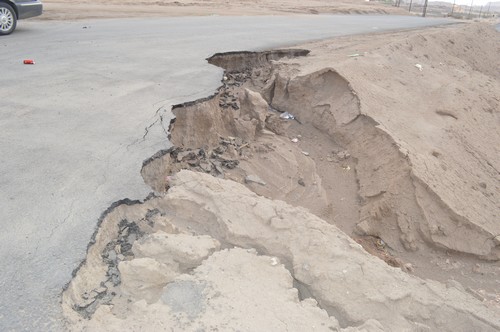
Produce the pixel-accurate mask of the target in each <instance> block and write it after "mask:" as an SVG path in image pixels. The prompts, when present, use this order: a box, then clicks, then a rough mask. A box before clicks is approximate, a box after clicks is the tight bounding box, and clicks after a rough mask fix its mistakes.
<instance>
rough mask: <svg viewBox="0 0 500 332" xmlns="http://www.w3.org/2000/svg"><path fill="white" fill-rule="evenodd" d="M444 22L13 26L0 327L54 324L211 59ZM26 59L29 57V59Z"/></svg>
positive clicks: (204, 78)
mask: <svg viewBox="0 0 500 332" xmlns="http://www.w3.org/2000/svg"><path fill="white" fill-rule="evenodd" d="M447 22H449V21H447V20H444V19H421V18H416V17H406V16H405V17H398V16H390V17H388V16H316V15H315V16H294V17H273V16H266V17H215V16H213V17H189V18H164V19H137V20H134V19H128V20H125V19H120V20H101V21H81V22H38V21H32V22H30V21H29V20H28V21H21V22H20V23H19V26H18V30H17V31H16V32H15V33H14V34H12V35H10V36H7V37H1V38H0V228H1V232H0V330H1V331H10V330H15V331H18V330H26V331H57V330H61V329H62V319H61V312H60V305H59V296H60V292H61V289H62V287H63V286H64V285H65V284H66V283H67V282H68V281H69V280H70V278H71V272H72V271H73V269H74V268H75V267H76V266H77V265H78V264H79V263H80V261H81V260H82V259H83V258H84V256H85V251H86V247H87V243H88V241H89V239H90V236H91V234H92V233H93V231H94V228H95V226H96V222H97V220H98V218H99V216H100V214H101V213H102V211H104V210H105V209H106V208H107V207H108V206H109V205H110V204H111V203H113V202H115V201H117V200H120V199H123V198H131V199H141V198H144V197H145V196H146V195H147V194H148V193H149V191H150V190H149V188H148V187H147V186H146V185H145V184H144V183H143V181H142V178H141V176H140V174H139V171H140V167H141V163H142V161H143V160H144V159H146V158H148V157H149V156H151V155H152V154H154V153H155V152H156V151H157V150H159V149H162V148H166V147H168V146H169V142H168V141H167V137H166V134H165V131H164V130H165V129H166V128H163V127H162V126H161V122H160V121H157V120H158V117H159V115H162V116H165V117H166V118H170V116H171V115H170V106H171V105H173V104H176V103H180V102H184V101H188V100H194V99H197V98H199V97H203V96H206V95H209V94H211V93H212V92H213V91H214V90H215V89H216V87H217V86H218V84H219V82H220V78H221V73H222V71H221V70H220V69H219V68H215V67H213V66H210V65H208V64H207V63H206V62H205V60H204V59H205V58H206V57H208V56H210V55H211V54H213V53H215V52H222V51H234V50H258V49H265V48H273V47H279V46H286V45H292V44H296V43H300V42H305V41H308V40H313V39H323V38H327V37H333V36H338V35H345V34H355V33H365V32H373V31H382V30H388V29H399V28H414V27H422V26H427V25H435V24H442V23H447ZM27 58H31V59H34V60H35V61H36V64H35V65H23V64H22V60H23V59H27ZM158 110H159V111H158ZM157 111H158V112H157ZM164 123H166V124H167V125H168V120H167V121H166V122H164ZM152 124H153V125H152ZM150 125H152V127H151V128H150V129H149V131H148V134H147V135H146V136H145V133H146V131H145V128H146V127H148V126H150Z"/></svg>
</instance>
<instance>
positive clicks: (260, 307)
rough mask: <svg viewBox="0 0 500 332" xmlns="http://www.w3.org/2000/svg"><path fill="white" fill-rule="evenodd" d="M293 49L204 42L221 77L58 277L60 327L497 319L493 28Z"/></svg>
mask: <svg viewBox="0 0 500 332" xmlns="http://www.w3.org/2000/svg"><path fill="white" fill-rule="evenodd" d="M472 35H474V36H478V35H480V36H483V37H484V38H485V39H481V38H476V39H477V40H476V39H471V36H472ZM387 38H390V39H391V40H393V42H391V43H387V42H386V40H387ZM486 40H487V41H488V42H489V43H490V45H489V46H485V45H487V43H486ZM359 45H366V46H364V47H365V48H364V49H360V48H359ZM449 45H452V46H451V47H449ZM309 46H310V49H311V50H312V52H311V53H310V55H308V56H305V55H306V54H307V52H302V51H299V52H298V51H297V50H291V51H290V52H289V53H287V52H286V51H277V53H275V54H273V53H272V52H265V53H262V54H258V53H247V52H232V53H227V54H217V55H216V56H214V57H213V58H211V60H210V61H212V62H213V63H217V64H218V65H219V66H221V67H222V68H224V69H225V73H224V77H223V79H222V85H221V87H220V88H219V89H218V91H217V92H216V93H215V94H214V95H213V96H210V97H208V98H205V99H202V100H198V101H195V102H188V103H185V104H182V105H177V106H175V107H174V109H173V112H174V114H175V115H176V119H175V120H174V121H173V122H172V124H171V127H170V134H171V140H172V143H173V144H174V147H173V148H171V149H169V150H166V151H160V152H159V153H157V154H156V155H154V156H153V157H151V158H150V159H148V160H146V161H145V162H144V164H143V168H142V171H141V174H142V176H143V178H144V180H145V182H146V183H148V184H149V185H150V186H151V187H152V188H153V189H154V190H155V195H153V196H151V197H149V198H148V200H146V201H145V202H143V203H139V202H129V204H125V205H118V206H115V207H113V208H112V209H111V210H110V211H109V213H108V214H107V215H106V217H105V218H104V220H103V222H102V224H101V226H100V228H99V230H98V232H97V233H96V237H95V244H94V245H92V246H91V247H90V248H89V252H88V257H87V261H86V262H85V263H84V264H83V265H82V267H81V268H80V269H79V270H78V271H77V272H76V273H75V278H74V279H73V281H72V282H71V283H70V284H69V286H68V289H67V290H66V291H65V292H64V294H63V307H64V310H65V313H66V315H67V317H68V318H69V319H70V321H71V324H73V326H74V327H75V328H76V329H82V328H84V327H85V328H90V329H98V328H99V327H100V326H101V324H106V326H107V327H108V326H109V328H111V329H113V328H114V329H119V328H123V327H128V326H137V327H138V328H139V327H141V328H144V327H145V326H147V327H151V328H159V327H160V326H163V327H164V326H169V327H171V328H173V329H179V330H197V329H209V328H212V327H215V326H216V327H221V326H224V327H227V329H228V330H231V329H234V330H236V329H241V328H243V329H245V328H247V329H251V330H254V329H261V328H262V327H264V326H265V327H270V326H272V327H274V328H275V329H276V330H286V329H292V330H293V329H296V330H304V329H307V330H311V329H314V328H313V326H314V327H315V329H318V330H327V329H328V327H330V328H332V329H342V328H346V329H347V330H352V331H355V330H363V329H366V330H373V331H376V330H389V331H400V330H449V331H457V330H458V331H462V330H463V331H468V330H474V329H476V330H485V331H489V330H492V331H493V330H497V329H498V328H500V321H499V320H498V311H497V312H494V311H490V310H498V303H500V302H499V301H500V295H499V294H498V284H497V283H498V275H499V273H500V271H499V269H498V260H499V258H500V257H499V255H500V241H499V240H498V234H500V228H499V227H500V226H499V225H498V224H497V223H496V222H495V221H496V220H497V217H498V212H499V210H500V207H499V206H498V202H497V201H496V200H495V195H496V194H497V193H498V186H499V182H498V178H499V177H498V171H497V170H498V163H499V162H500V160H499V159H498V155H499V154H498V151H497V150H498V148H497V146H496V145H495V144H491V142H497V141H500V137H499V132H498V130H497V128H496V127H497V126H498V110H499V102H500V95H499V91H500V82H499V81H498V77H500V76H499V75H498V72H497V71H495V70H491V71H488V70H487V68H488V67H487V66H486V65H485V64H484V63H485V62H487V61H490V63H491V66H492V68H500V62H499V61H500V60H499V59H498V58H497V57H495V54H496V53H495V52H496V51H497V50H498V49H499V46H500V37H499V35H498V34H497V33H496V32H495V31H494V30H493V29H492V28H491V27H488V26H485V25H480V24H476V25H467V26H459V27H446V28H437V29H429V30H426V31H415V32H411V33H396V34H382V35H378V36H359V37H346V38H339V39H337V40H336V43H331V42H319V43H314V44H311V45H309ZM473 50H477V52H476V51H473ZM464 77H467V78H468V80H467V81H464V80H460V78H464ZM477 86H480V87H481V90H480V91H479V90H478V89H477ZM183 169H190V170H194V171H196V173H193V172H188V171H181V170H183ZM179 171H180V172H179ZM203 173H206V174H203ZM223 179H225V180H223ZM226 180H232V181H226ZM242 184H245V186H246V187H247V188H248V189H250V190H251V191H252V192H253V193H251V192H250V191H248V190H247V189H245V188H244V187H243V186H242ZM256 194H258V195H259V196H257V195H256ZM269 198H270V199H273V200H269ZM285 202H286V203H285ZM299 206H300V207H299ZM304 208H306V209H307V210H306V209H304ZM320 218H321V219H320ZM337 227H338V228H337ZM346 234H347V235H346ZM353 239H354V240H355V241H353ZM358 243H359V244H361V245H362V247H363V248H365V250H366V251H365V250H363V249H362V247H361V246H360V245H359V244H358ZM368 253H370V254H371V255H370V254H368ZM374 256H377V257H379V258H381V259H382V260H383V261H385V263H384V262H383V261H382V260H380V259H378V258H377V257H374ZM250 263H251V264H250ZM386 263H387V264H386ZM252 264H254V265H255V266H258V267H259V268H258V269H253V268H251V265H252ZM389 265H390V266H389ZM393 267H397V268H396V269H395V268H393ZM243 271H244V273H243ZM411 274H415V275H416V276H418V277H422V278H424V279H435V280H438V281H441V282H444V283H446V285H447V286H444V285H443V284H440V283H439V282H436V281H423V280H422V279H420V278H418V277H416V276H412V275H411ZM223 276H224V277H223ZM227 280H233V281H235V283H232V282H227ZM238 285H241V287H240V288H238ZM243 285H245V287H243ZM235 287H236V288H235ZM247 288H248V289H247ZM263 288H265V289H266V292H267V293H266V294H261V292H262V289H263ZM247 292H248V294H261V295H260V296H259V298H258V299H255V298H251V299H250V298H249V297H250V296H248V295H245V294H247ZM270 294H272V296H268V295H270ZM477 299H479V300H481V301H483V302H484V303H483V304H481V303H480V302H478V301H477ZM254 306H255V308H256V309H255V310H254V311H252V310H253V309H252V310H250V311H249V309H248V308H254ZM245 308H246V310H245ZM282 308H286V310H281V309H282ZM221 310H222V311H221ZM221 312H223V313H224V314H221ZM249 314H251V315H253V316H252V317H259V320H258V321H254V320H247V319H246V318H245V317H248V315H249ZM298 316H299V317H307V319H306V318H304V319H303V320H300V321H298V320H297V319H296V317H298ZM214 317H217V318H214ZM134 324H136V325H134ZM151 324H152V325H151ZM258 324H263V325H262V326H261V325H258Z"/></svg>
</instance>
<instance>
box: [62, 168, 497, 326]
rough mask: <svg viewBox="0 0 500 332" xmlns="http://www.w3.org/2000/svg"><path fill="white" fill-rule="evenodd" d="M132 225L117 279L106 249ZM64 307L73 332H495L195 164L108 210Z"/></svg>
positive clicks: (452, 295)
mask: <svg viewBox="0 0 500 332" xmlns="http://www.w3.org/2000/svg"><path fill="white" fill-rule="evenodd" d="M119 220H123V221H121V222H120V221H119ZM125 221H126V222H125ZM128 225H137V230H138V233H140V234H142V235H141V236H140V237H138V238H137V239H136V240H135V241H133V242H132V243H133V245H132V248H131V252H132V253H133V257H131V259H130V258H127V259H124V258H123V257H122V258H120V257H118V256H120V255H123V253H122V254H120V253H118V252H119V251H116V253H117V257H116V258H115V260H116V261H117V262H118V264H117V265H118V270H119V271H120V275H121V279H120V283H118V284H117V285H114V284H112V283H110V282H109V275H110V272H109V271H110V269H111V268H110V265H109V264H107V263H106V260H103V259H102V257H103V256H104V255H107V257H109V251H110V246H109V243H114V242H113V241H116V240H114V239H119V238H121V237H123V233H124V231H125V228H126V227H129V229H130V226H128ZM155 229H156V230H155ZM126 232H129V233H130V231H129V230H128V231H126ZM127 241H129V240H128V239H127ZM233 247H234V249H229V250H228V249H222V250H221V248H233ZM115 248H117V247H114V249H112V250H117V249H115ZM121 248H123V246H122V247H121ZM239 248H242V249H239ZM144 256H145V257H144ZM207 257H208V258H207ZM193 268H194V270H191V269H193ZM229 280H231V282H229ZM137 281H140V282H137ZM103 294H104V295H103ZM105 298H106V299H109V300H107V301H103V299H105ZM88 303H91V304H90V305H89V304H88ZM96 303H98V304H96ZM83 304H86V305H87V308H88V307H89V306H94V307H95V308H94V309H95V311H94V312H93V314H92V315H91V318H90V320H85V319H83V317H81V316H80V315H79V314H78V310H77V311H74V308H75V307H76V308H82V307H84V305H83ZM63 307H64V309H65V310H66V313H67V315H68V317H70V318H71V319H72V320H73V324H74V325H73V327H74V328H75V329H84V328H88V329H99V328H101V327H102V326H106V329H107V330H119V329H123V328H125V329H130V328H131V327H134V326H135V327H137V328H139V327H140V328H142V329H147V328H160V327H162V328H171V329H174V330H180V329H182V330H190V331H194V330H199V329H210V328H213V327H219V328H220V327H221V326H224V328H225V329H227V330H236V329H250V330H259V329H261V328H264V329H265V328H269V327H273V329H276V330H295V331H300V330H303V329H307V330H311V329H312V330H321V331H322V330H325V331H326V330H331V329H341V328H347V330H349V331H357V330H366V329H369V330H374V331H375V330H384V331H401V330H405V329H406V330H408V329H409V330H411V329H429V330H442V331H446V330H447V331H467V330H472V329H480V330H482V331H494V330H496V329H498V328H500V322H499V321H498V319H497V318H496V317H497V316H495V315H494V313H493V312H490V311H489V310H488V309H487V308H486V307H485V306H484V305H482V304H480V303H479V302H478V301H477V300H476V299H474V298H473V297H472V296H470V295H467V294H465V293H464V292H463V291H462V290H461V286H459V285H458V284H453V283H451V284H450V285H448V286H444V285H442V284H439V283H436V282H433V281H423V280H421V279H418V278H415V277H412V276H409V275H407V274H406V273H404V272H402V271H400V270H398V269H394V268H391V267H389V266H387V265H386V264H385V263H383V262H382V261H380V260H378V259H377V258H375V257H373V256H371V255H369V254H368V253H366V252H365V251H364V250H363V249H362V248H361V246H359V245H358V244H357V243H355V242H354V241H352V240H351V239H350V238H349V237H348V236H347V235H345V234H344V233H342V232H341V231H340V230H339V229H337V228H336V227H335V226H333V225H328V224H327V223H325V222H324V221H323V220H321V219H319V218H318V217H316V216H314V215H312V214H310V213H309V212H307V211H306V210H305V209H302V208H297V207H292V206H290V205H288V204H286V203H284V202H281V201H274V202H273V201H270V200H268V199H265V198H263V197H259V196H257V195H255V194H254V193H252V192H251V191H249V190H248V189H246V188H244V187H243V186H242V185H240V184H238V183H236V182H234V181H227V180H221V179H217V178H215V177H213V176H210V175H206V174H202V173H194V172H189V171H181V172H180V173H177V175H176V176H175V177H174V178H173V179H172V181H171V188H170V189H169V191H168V193H167V195H165V196H163V197H157V198H152V199H150V200H148V201H147V202H144V203H141V204H137V205H135V206H132V207H130V206H118V207H116V208H115V209H114V210H113V211H112V212H111V213H110V214H108V216H107V217H106V219H105V220H104V221H103V223H102V225H101V228H100V230H99V233H98V234H97V237H96V243H95V245H94V246H92V247H91V249H90V251H89V256H88V260H87V263H86V264H84V265H83V266H82V267H81V268H80V270H79V271H78V273H77V275H76V277H75V279H74V280H73V281H72V282H71V283H70V285H69V287H68V289H67V290H66V292H65V293H64V296H63ZM252 317H255V318H257V317H258V319H249V318H252ZM299 317H300V319H299Z"/></svg>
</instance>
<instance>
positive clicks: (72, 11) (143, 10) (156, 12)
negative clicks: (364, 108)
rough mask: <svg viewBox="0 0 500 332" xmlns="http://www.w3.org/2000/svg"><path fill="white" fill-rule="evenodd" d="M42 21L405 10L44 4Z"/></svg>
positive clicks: (65, 0) (254, 1)
mask: <svg viewBox="0 0 500 332" xmlns="http://www.w3.org/2000/svg"><path fill="white" fill-rule="evenodd" d="M44 4H45V13H44V15H43V16H42V17H40V19H43V20H61V19H62V20H68V19H88V18H119V17H144V16H146V17H153V16H160V17H163V16H205V15H222V16H227V15H238V16H242V15H245V16H246V15H293V14H328V13H330V14H398V15H406V14H407V12H406V10H403V9H402V8H396V7H393V6H390V5H387V4H384V3H381V2H380V3H379V2H366V1H360V0H342V1H326V0H308V1H298V0H281V1H280V0H270V1H265V0H236V1H233V0H231V1H229V0H202V1H189V0H180V1H153V0H145V1H117V0H110V1H105V2H103V1H95V0H83V1H82V0H48V1H44Z"/></svg>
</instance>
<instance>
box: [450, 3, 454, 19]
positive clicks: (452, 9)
mask: <svg viewBox="0 0 500 332" xmlns="http://www.w3.org/2000/svg"><path fill="white" fill-rule="evenodd" d="M454 10H455V0H453V7H451V15H450V16H453V11H454Z"/></svg>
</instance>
